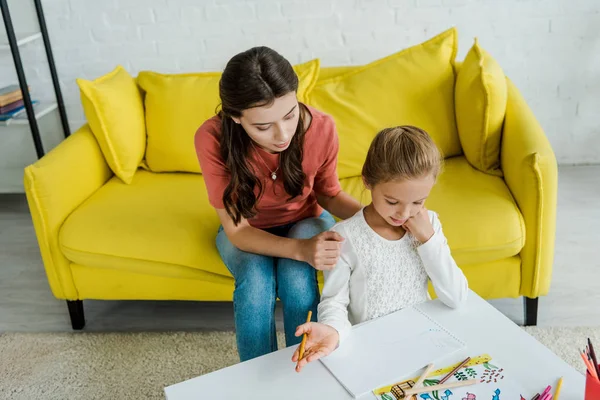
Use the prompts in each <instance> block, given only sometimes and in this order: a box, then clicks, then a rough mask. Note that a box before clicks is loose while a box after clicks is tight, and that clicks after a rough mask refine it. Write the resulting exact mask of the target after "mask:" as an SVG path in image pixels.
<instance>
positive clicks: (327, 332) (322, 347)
mask: <svg viewBox="0 0 600 400" xmlns="http://www.w3.org/2000/svg"><path fill="white" fill-rule="evenodd" d="M304 333H306V334H307V338H306V344H305V345H304V356H303V357H302V359H301V360H298V358H299V355H300V346H298V348H297V349H296V351H295V352H294V355H293V356H292V361H293V362H295V363H297V365H296V372H300V371H301V370H302V368H303V367H304V366H305V365H306V364H308V363H309V362H313V361H316V360H318V359H319V358H321V357H325V356H326V355H328V354H329V353H331V352H332V351H333V350H335V349H336V347H337V345H338V342H339V340H340V335H339V333H338V331H336V330H335V329H334V328H332V327H331V326H329V325H325V324H321V323H319V322H307V323H305V324H302V325H300V326H299V327H298V328H296V337H298V336H301V335H302V334H304Z"/></svg>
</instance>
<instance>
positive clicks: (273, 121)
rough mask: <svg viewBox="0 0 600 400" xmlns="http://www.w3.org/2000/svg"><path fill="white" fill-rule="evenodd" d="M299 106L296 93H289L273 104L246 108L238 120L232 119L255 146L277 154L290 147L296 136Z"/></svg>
mask: <svg viewBox="0 0 600 400" xmlns="http://www.w3.org/2000/svg"><path fill="white" fill-rule="evenodd" d="M299 117H300V106H299V104H298V100H297V99H296V93H295V92H290V93H288V94H286V95H283V96H281V97H278V98H276V99H275V101H274V102H273V104H269V105H267V106H261V107H253V108H248V109H247V110H244V111H243V112H242V116H241V117H240V118H233V120H234V122H236V123H238V124H242V127H243V128H244V130H245V131H246V133H248V136H250V139H252V140H253V141H254V142H255V143H256V144H257V145H259V146H260V147H262V148H263V149H265V150H267V151H269V152H271V153H279V152H282V151H284V150H285V149H287V148H288V147H289V146H290V142H291V141H292V138H293V137H294V135H295V134H296V128H297V127H298V119H299Z"/></svg>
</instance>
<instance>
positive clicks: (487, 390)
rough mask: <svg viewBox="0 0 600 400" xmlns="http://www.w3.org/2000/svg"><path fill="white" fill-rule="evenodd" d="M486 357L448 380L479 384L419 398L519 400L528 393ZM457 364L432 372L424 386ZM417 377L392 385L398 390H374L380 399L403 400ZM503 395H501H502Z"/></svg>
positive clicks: (434, 382) (428, 393)
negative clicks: (475, 380)
mask: <svg viewBox="0 0 600 400" xmlns="http://www.w3.org/2000/svg"><path fill="white" fill-rule="evenodd" d="M484 360H485V361H482V362H480V363H479V364H475V365H469V364H467V366H465V367H464V368H462V369H460V370H458V371H457V372H456V373H454V374H453V376H452V378H451V379H450V380H449V381H448V383H451V382H460V381H465V380H468V379H477V382H478V383H477V384H475V385H470V386H463V387H457V388H452V391H450V390H448V389H442V390H440V391H431V392H426V393H421V394H419V395H418V396H417V398H418V399H419V400H459V399H460V400H477V399H481V400H485V399H488V400H489V399H491V400H509V399H515V400H516V399H521V397H522V396H521V394H525V395H529V393H527V392H526V391H525V390H523V388H522V387H521V385H520V384H519V383H518V381H517V380H516V379H517V377H515V376H512V375H510V374H507V371H505V369H504V368H502V367H501V366H498V365H499V364H498V362H496V361H495V360H494V364H492V363H490V361H491V358H487V359H484ZM454 366H456V364H455V365H454ZM454 366H452V367H451V368H450V369H449V370H448V371H447V372H444V373H438V371H436V372H433V373H432V375H429V376H428V377H427V379H425V380H424V381H423V386H425V387H427V386H433V385H437V384H438V383H439V381H440V380H441V379H442V378H443V377H444V376H446V375H447V374H448V373H449V372H451V371H452V369H453V368H454ZM418 378H419V377H415V378H414V379H411V380H409V381H403V382H400V383H398V384H396V385H394V386H393V387H390V388H393V389H396V390H392V389H388V390H386V391H385V392H380V391H379V389H378V390H376V391H373V393H374V394H375V395H376V397H377V398H378V399H381V400H401V399H404V390H406V389H408V388H410V387H412V386H413V385H414V382H415V381H416V380H418ZM382 389H383V388H382ZM401 389H404V390H401ZM501 395H502V398H501V397H500V396H501Z"/></svg>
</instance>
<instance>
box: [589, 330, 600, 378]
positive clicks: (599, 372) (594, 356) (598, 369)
mask: <svg viewBox="0 0 600 400" xmlns="http://www.w3.org/2000/svg"><path fill="white" fill-rule="evenodd" d="M588 345H589V346H590V356H591V357H592V362H593V363H594V369H595V370H596V376H597V377H599V376H600V367H598V360H597V359H596V353H595V352H594V346H593V345H592V341H591V340H590V338H588Z"/></svg>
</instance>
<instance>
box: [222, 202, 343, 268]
mask: <svg viewBox="0 0 600 400" xmlns="http://www.w3.org/2000/svg"><path fill="white" fill-rule="evenodd" d="M216 210H217V215H218V216H219V219H220V220H221V224H222V225H223V230H224V231H225V234H226V235H227V238H228V239H229V241H230V242H231V243H232V244H233V245H234V246H235V247H237V248H238V249H240V250H242V251H245V252H248V253H254V254H262V255H265V256H271V257H283V258H290V259H292V260H298V261H303V262H307V263H309V264H310V265H312V266H313V267H314V268H316V269H318V270H327V269H331V268H333V267H334V266H335V264H336V262H337V259H338V257H339V255H340V242H341V241H343V240H344V239H343V238H342V237H341V236H340V235H339V234H337V233H335V232H323V233H321V234H319V235H317V236H315V237H313V238H311V239H290V238H286V237H280V236H277V235H273V234H271V233H269V232H266V231H264V230H262V229H257V228H254V227H252V226H251V225H250V224H249V223H248V220H246V219H242V221H241V222H240V223H239V224H238V225H237V226H236V225H235V223H234V222H233V220H232V219H231V217H230V216H229V214H227V211H225V210H224V209H216Z"/></svg>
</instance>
